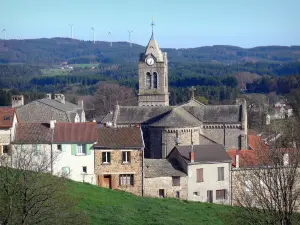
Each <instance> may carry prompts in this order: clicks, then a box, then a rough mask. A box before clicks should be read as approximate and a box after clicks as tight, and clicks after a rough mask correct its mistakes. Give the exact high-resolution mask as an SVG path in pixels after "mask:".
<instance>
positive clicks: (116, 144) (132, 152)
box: [94, 127, 144, 195]
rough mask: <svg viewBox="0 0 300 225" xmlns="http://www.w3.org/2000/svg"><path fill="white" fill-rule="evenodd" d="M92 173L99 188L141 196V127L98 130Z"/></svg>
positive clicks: (142, 145) (142, 149) (142, 146)
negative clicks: (93, 171)
mask: <svg viewBox="0 0 300 225" xmlns="http://www.w3.org/2000/svg"><path fill="white" fill-rule="evenodd" d="M98 135H99V137H98V142H97V143H96V144H95V145H94V149H95V175H96V177H97V184H98V185H99V186H101V187H106V188H111V189H118V190H123V191H127V192H131V193H133V194H136V195H143V176H144V174H143V160H144V141H143V135H142V131H141V129H140V127H123V128H121V127H119V128H115V127H111V128H109V127H103V128H99V129H98Z"/></svg>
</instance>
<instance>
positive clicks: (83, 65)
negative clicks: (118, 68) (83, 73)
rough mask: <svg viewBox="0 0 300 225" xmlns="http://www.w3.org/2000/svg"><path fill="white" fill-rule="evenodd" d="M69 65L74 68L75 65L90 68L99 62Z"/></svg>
mask: <svg viewBox="0 0 300 225" xmlns="http://www.w3.org/2000/svg"><path fill="white" fill-rule="evenodd" d="M70 66H73V67H74V68H75V67H81V68H84V67H88V68H92V67H95V68H96V67H98V66H99V63H91V64H70Z"/></svg>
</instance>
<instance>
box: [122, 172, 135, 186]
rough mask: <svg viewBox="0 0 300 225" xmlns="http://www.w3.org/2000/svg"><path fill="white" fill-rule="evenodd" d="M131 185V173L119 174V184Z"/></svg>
mask: <svg viewBox="0 0 300 225" xmlns="http://www.w3.org/2000/svg"><path fill="white" fill-rule="evenodd" d="M125 185H133V174H120V186H125Z"/></svg>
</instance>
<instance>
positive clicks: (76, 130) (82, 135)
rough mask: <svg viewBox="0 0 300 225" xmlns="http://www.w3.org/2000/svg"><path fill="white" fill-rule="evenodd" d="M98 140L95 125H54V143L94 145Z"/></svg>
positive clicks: (88, 123) (89, 123)
mask: <svg viewBox="0 0 300 225" xmlns="http://www.w3.org/2000/svg"><path fill="white" fill-rule="evenodd" d="M97 139H98V127H97V123H91V122H87V123H56V124H55V128H54V137H53V142H54V143H94V142H97Z"/></svg>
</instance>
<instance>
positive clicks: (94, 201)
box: [70, 182, 242, 225]
mask: <svg viewBox="0 0 300 225" xmlns="http://www.w3.org/2000/svg"><path fill="white" fill-rule="evenodd" d="M70 194H71V195H73V196H77V197H78V196H80V198H81V201H80V203H79V206H78V207H79V208H80V209H81V210H83V211H84V213H85V214H86V215H87V216H88V217H89V218H90V222H91V224H105V225H118V224H120V225H150V224H151V225H154V224H160V225H169V224H170V225H185V224H187V225H199V224H205V225H210V224H211V225H218V224H220V225H221V224H223V225H226V224H231V225H232V224H242V223H241V222H240V221H237V219H236V218H235V217H233V219H231V220H229V221H228V218H229V217H230V214H231V212H232V210H234V211H235V210H237V208H235V207H231V206H225V205H217V204H211V203H199V202H188V201H180V200H177V199H170V198H169V199H159V198H148V197H145V198H143V197H139V196H135V195H132V194H129V193H126V192H122V191H115V190H110V189H105V188H100V187H97V186H94V185H90V184H85V183H77V182H70ZM225 220H226V222H225Z"/></svg>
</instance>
